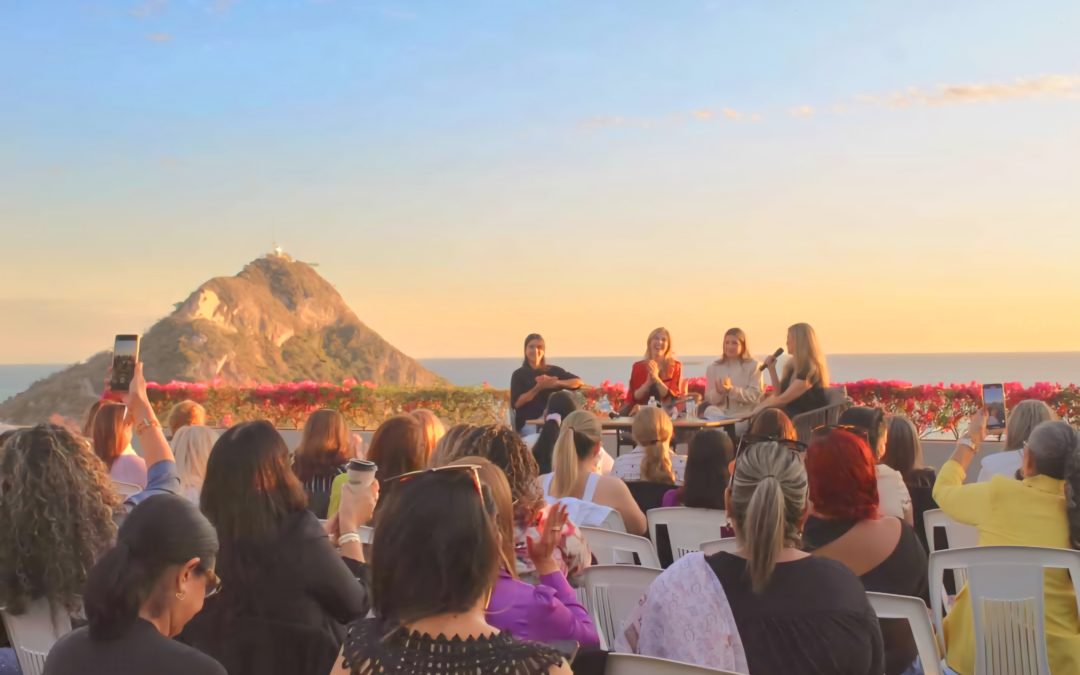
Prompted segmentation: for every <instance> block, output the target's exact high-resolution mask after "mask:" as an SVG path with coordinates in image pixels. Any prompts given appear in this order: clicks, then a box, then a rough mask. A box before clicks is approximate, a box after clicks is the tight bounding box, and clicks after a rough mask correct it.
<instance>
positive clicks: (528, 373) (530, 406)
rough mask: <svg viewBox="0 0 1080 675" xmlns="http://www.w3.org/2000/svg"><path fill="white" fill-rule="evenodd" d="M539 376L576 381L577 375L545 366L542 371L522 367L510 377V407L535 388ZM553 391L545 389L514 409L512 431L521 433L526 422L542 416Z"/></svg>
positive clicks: (526, 366)
mask: <svg viewBox="0 0 1080 675" xmlns="http://www.w3.org/2000/svg"><path fill="white" fill-rule="evenodd" d="M539 375H550V376H552V377H555V378H558V379H560V380H576V379H577V375H574V374H573V373H570V372H567V371H565V370H563V369H562V368H560V367H558V366H550V365H549V366H547V367H546V368H544V369H543V370H536V369H534V368H531V367H529V366H528V365H523V366H521V367H520V368H518V369H517V370H515V371H514V374H513V375H511V376H510V405H511V406H513V405H514V403H515V402H516V401H517V400H518V397H519V396H521V395H522V394H524V393H525V392H527V391H529V390H530V389H532V388H533V387H535V386H536V378H537V376H539ZM554 391H556V390H555V389H545V390H543V391H541V392H540V393H538V394H537V395H536V396H535V397H534V398H533V400H531V401H529V402H528V403H526V404H525V405H523V406H521V407H520V408H518V407H514V431H521V428H522V427H524V426H525V423H526V422H527V421H528V420H534V419H537V418H539V417H540V416H541V415H543V414H544V408H546V407H547V401H548V397H549V396H551V393H552V392H554Z"/></svg>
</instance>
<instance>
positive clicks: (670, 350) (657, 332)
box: [645, 326, 675, 366]
mask: <svg viewBox="0 0 1080 675" xmlns="http://www.w3.org/2000/svg"><path fill="white" fill-rule="evenodd" d="M661 335H663V336H664V337H665V338H667V351H666V352H664V356H663V360H664V363H663V364H662V365H664V366H666V365H667V364H669V363H671V362H672V361H673V360H674V359H675V345H674V344H673V343H672V342H671V331H669V330H668V329H667V328H664V327H663V326H661V327H660V328H654V329H652V332H651V333H649V337H648V338H646V339H645V358H646V359H651V358H652V341H653V338H655V337H659V336H661Z"/></svg>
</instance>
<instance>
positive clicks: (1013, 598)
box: [930, 546, 1080, 675]
mask: <svg viewBox="0 0 1080 675" xmlns="http://www.w3.org/2000/svg"><path fill="white" fill-rule="evenodd" d="M961 567H963V568H966V569H967V578H968V582H967V586H968V596H969V598H970V600H971V607H972V612H971V614H972V617H973V620H974V621H973V623H974V624H975V626H974V630H975V641H974V643H975V645H976V647H975V672H976V673H978V674H979V675H1012V674H1014V673H1024V675H1050V666H1049V664H1048V662H1047V650H1046V615H1045V609H1044V598H1043V593H1044V589H1043V570H1044V569H1046V568H1051V569H1066V570H1068V571H1069V574H1070V575H1071V577H1072V578H1073V579H1074V580H1076V579H1080V551H1071V550H1067V549H1056V548H1037V547H1027V546H980V547H978V548H961V549H950V550H948V551H936V552H934V553H931V554H930V583H931V584H941V582H942V578H943V577H944V574H945V570H946V569H956V568H961ZM930 600H931V603H932V605H933V610H934V624H935V627H936V628H937V632H938V634H939V635H944V633H943V632H942V622H941V616H942V614H941V612H942V599H941V597H940V596H938V595H937V594H931V597H930ZM1077 611H1080V598H1078V599H1077Z"/></svg>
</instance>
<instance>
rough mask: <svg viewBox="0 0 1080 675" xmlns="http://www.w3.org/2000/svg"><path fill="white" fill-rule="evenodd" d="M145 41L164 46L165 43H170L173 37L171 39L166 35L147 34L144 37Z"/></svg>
mask: <svg viewBox="0 0 1080 675" xmlns="http://www.w3.org/2000/svg"><path fill="white" fill-rule="evenodd" d="M146 39H147V40H149V41H150V42H157V43H159V44H164V43H166V42H172V39H173V37H172V35H169V34H168V33H148V34H147V35H146Z"/></svg>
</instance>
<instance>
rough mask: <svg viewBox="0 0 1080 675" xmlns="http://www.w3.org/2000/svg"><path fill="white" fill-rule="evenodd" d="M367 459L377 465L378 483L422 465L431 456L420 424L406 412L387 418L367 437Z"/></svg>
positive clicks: (426, 463)
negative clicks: (369, 440)
mask: <svg viewBox="0 0 1080 675" xmlns="http://www.w3.org/2000/svg"><path fill="white" fill-rule="evenodd" d="M367 458H368V460H370V461H372V462H375V464H376V465H377V466H378V467H379V470H378V472H377V473H376V474H375V475H376V477H377V478H378V480H379V483H382V482H383V481H384V480H385V479H387V478H390V477H392V476H400V475H401V474H404V473H410V472H412V471H419V470H420V469H423V468H426V467H427V465H428V461H429V460H430V459H431V458H430V457H429V456H428V445H427V439H426V438H424V427H423V425H422V424H420V421H419V420H417V419H416V418H415V417H413V416H412V415H409V414H401V415H394V416H393V417H391V418H389V419H387V420H386V421H384V422H383V423H382V424H380V425H379V428H377V429H376V430H375V434H374V435H373V436H372V437H371V444H370V445H369V446H368V452H367Z"/></svg>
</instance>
